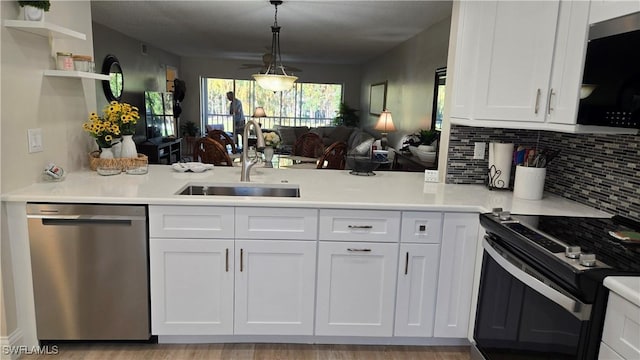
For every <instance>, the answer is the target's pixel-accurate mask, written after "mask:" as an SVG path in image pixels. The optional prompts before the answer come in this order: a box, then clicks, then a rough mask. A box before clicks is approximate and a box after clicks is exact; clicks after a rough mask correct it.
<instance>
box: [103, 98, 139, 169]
mask: <svg viewBox="0 0 640 360" xmlns="http://www.w3.org/2000/svg"><path fill="white" fill-rule="evenodd" d="M104 118H105V119H106V120H108V121H110V122H113V123H115V124H117V125H118V128H119V129H120V134H121V136H122V146H121V150H120V157H122V158H137V157H138V151H137V149H136V144H135V142H133V134H135V132H136V124H137V123H138V119H140V115H139V114H138V108H137V107H135V106H132V105H130V104H127V103H119V102H117V101H112V102H110V103H109V105H107V106H105V108H104Z"/></svg>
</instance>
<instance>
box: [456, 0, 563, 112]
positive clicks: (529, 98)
mask: <svg viewBox="0 0 640 360" xmlns="http://www.w3.org/2000/svg"><path fill="white" fill-rule="evenodd" d="M481 8H482V9H481V11H478V12H477V13H476V16H480V17H481V18H482V22H481V23H480V24H481V26H480V27H479V28H478V29H476V30H475V31H473V32H469V33H467V34H466V36H472V37H474V38H475V39H476V41H479V42H480V46H479V49H478V56H477V58H476V59H475V60H474V61H477V81H476V84H475V91H474V92H473V93H474V103H473V113H474V117H475V118H476V119H479V120H506V121H529V122H543V121H544V120H545V106H546V99H547V95H548V87H549V77H550V74H551V66H552V60H553V50H554V41H555V32H556V24H557V21H558V9H559V5H558V1H483V2H481Z"/></svg>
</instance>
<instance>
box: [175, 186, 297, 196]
mask: <svg viewBox="0 0 640 360" xmlns="http://www.w3.org/2000/svg"><path fill="white" fill-rule="evenodd" d="M177 194H178V195H218V196H270V197H300V188H299V187H297V186H263V185H244V184H243V185H187V186H185V187H184V188H182V189H181V190H180V191H178V193H177Z"/></svg>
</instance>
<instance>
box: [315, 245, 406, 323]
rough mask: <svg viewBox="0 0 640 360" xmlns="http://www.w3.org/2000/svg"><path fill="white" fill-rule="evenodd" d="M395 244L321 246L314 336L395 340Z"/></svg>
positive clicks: (396, 255)
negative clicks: (389, 338) (393, 337)
mask: <svg viewBox="0 0 640 360" xmlns="http://www.w3.org/2000/svg"><path fill="white" fill-rule="evenodd" d="M397 262H398V244H397V243H369V242H330V241H320V244H319V247H318V287H317V301H316V332H315V334H316V335H343V336H392V334H393V315H394V311H393V307H394V298H395V288H396V272H397Z"/></svg>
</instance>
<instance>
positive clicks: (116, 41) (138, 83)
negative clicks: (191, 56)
mask: <svg viewBox="0 0 640 360" xmlns="http://www.w3.org/2000/svg"><path fill="white" fill-rule="evenodd" d="M93 37H94V51H95V55H96V59H97V62H96V66H97V67H98V68H99V69H102V63H103V61H104V58H105V57H106V56H107V55H109V54H110V55H114V56H115V57H117V58H118V61H119V62H120V66H121V67H122V75H123V77H124V90H123V92H122V99H121V100H120V101H122V102H126V103H129V104H131V105H134V106H137V107H138V109H139V110H140V116H142V118H141V119H140V120H139V123H138V127H137V131H136V135H137V136H136V137H138V136H140V137H142V138H143V139H144V136H145V131H144V128H145V124H144V116H145V115H144V92H145V91H147V90H148V91H166V90H167V87H166V81H167V77H166V68H167V65H169V66H172V67H174V68H178V69H179V68H180V57H179V56H178V55H175V54H172V53H169V52H166V51H164V50H161V49H158V48H156V47H154V46H151V45H148V44H146V47H147V53H146V54H143V53H142V51H141V46H142V44H143V43H142V42H141V41H140V40H137V39H135V38H133V37H130V36H128V35H125V34H123V33H120V32H117V31H115V30H112V29H110V28H108V27H105V26H104V25H101V24H97V23H93ZM96 96H97V101H98V110H99V111H102V108H103V107H104V106H105V105H107V103H108V102H107V98H106V97H105V95H104V90H103V89H102V85H101V84H98V86H97V87H96Z"/></svg>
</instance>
